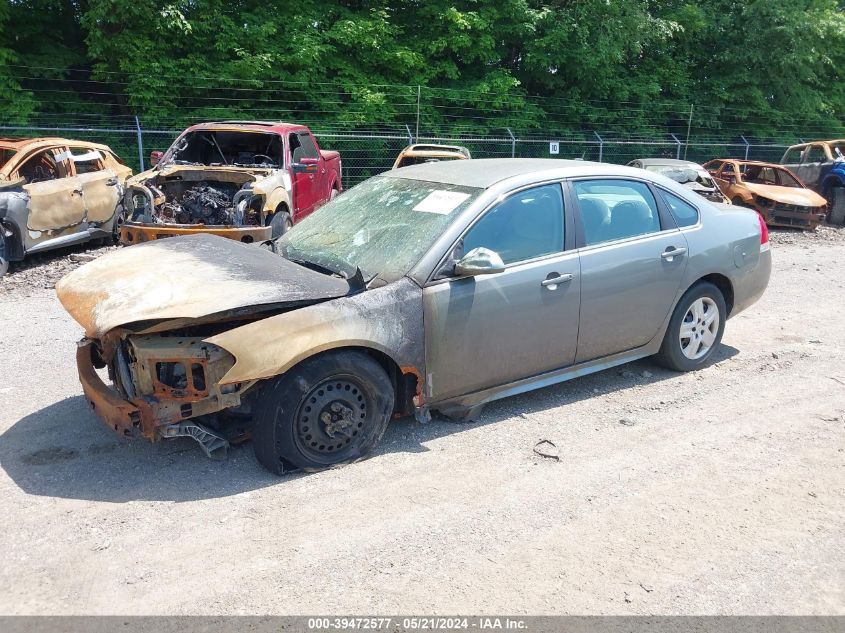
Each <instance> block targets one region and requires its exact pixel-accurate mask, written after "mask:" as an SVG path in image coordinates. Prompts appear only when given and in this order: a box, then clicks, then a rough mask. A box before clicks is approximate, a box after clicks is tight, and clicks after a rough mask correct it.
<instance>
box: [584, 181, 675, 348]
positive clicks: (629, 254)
mask: <svg viewBox="0 0 845 633" xmlns="http://www.w3.org/2000/svg"><path fill="white" fill-rule="evenodd" d="M572 188H573V191H574V193H575V197H576V199H577V201H578V207H579V213H580V216H581V219H582V224H583V228H584V231H583V233H584V236H583V246H582V248H581V249H580V255H581V320H580V328H579V334H578V353H577V356H576V362H579V363H580V362H585V361H590V360H593V359H596V358H601V357H604V356H609V355H611V354H615V353H617V352H623V351H627V350H630V349H634V348H637V347H640V346H642V345H645V344H646V343H648V342H649V341H651V340H652V339H653V338H654V336H655V335H656V334H657V332H658V330H659V329H660V326H661V325H662V324H663V321H664V320H665V319H666V317H667V315H668V314H669V311H670V310H671V309H672V306H673V305H674V302H675V298H676V297H677V294H678V291H679V289H680V285H681V280H682V278H683V275H684V270H685V269H686V263H687V259H688V257H687V242H686V238H685V237H684V236H683V234H682V233H681V232H680V231H679V230H678V228H677V226H675V223H674V221H673V220H672V218H671V216H670V215H669V214H668V211H667V210H666V209H665V207H664V211H663V213H661V212H660V210H659V208H658V204H657V200H656V199H655V197H654V194H653V193H652V191H651V189H650V187H649V186H648V185H647V184H646V183H644V182H641V181H637V180H625V179H585V180H576V181H573V182H572ZM673 253H674V254H673Z"/></svg>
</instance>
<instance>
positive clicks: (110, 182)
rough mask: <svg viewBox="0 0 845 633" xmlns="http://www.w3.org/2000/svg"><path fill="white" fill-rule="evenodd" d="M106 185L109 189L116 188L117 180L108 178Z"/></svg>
mask: <svg viewBox="0 0 845 633" xmlns="http://www.w3.org/2000/svg"><path fill="white" fill-rule="evenodd" d="M106 184H107V185H108V186H109V187H117V178H109V179H108V180H107V181H106Z"/></svg>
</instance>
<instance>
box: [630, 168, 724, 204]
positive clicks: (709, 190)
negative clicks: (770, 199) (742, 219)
mask: <svg viewBox="0 0 845 633" xmlns="http://www.w3.org/2000/svg"><path fill="white" fill-rule="evenodd" d="M628 166H630V167H638V168H640V169H645V170H646V171H652V172H654V173H656V174H663V175H664V176H666V177H667V178H671V179H672V180H674V181H675V182H677V183H680V184H682V185H684V186H685V187H687V188H688V189H691V190H692V191H694V192H695V193H697V194H698V195H700V196H702V197H704V198H706V199H707V200H709V201H710V202H719V203H722V204H730V203H731V201H730V200H728V198H727V197H725V194H723V193H722V190H721V189H719V185H717V184H716V182H715V181H714V180H713V177H712V176H711V175H710V174H709V173H708V171H707V170H706V169H704V167H702V166H701V165H698V164H697V163H691V162H690V161H687V160H677V159H674V158H637V159H636V160H632V161H631V162H630V163H628Z"/></svg>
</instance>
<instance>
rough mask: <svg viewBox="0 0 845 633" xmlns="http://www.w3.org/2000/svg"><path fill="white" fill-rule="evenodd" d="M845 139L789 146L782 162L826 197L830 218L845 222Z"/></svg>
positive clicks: (834, 222) (836, 221)
mask: <svg viewBox="0 0 845 633" xmlns="http://www.w3.org/2000/svg"><path fill="white" fill-rule="evenodd" d="M843 152H845V139H835V140H830V141H813V142H812V143H802V144H800V145H793V146H792V147H790V148H788V149H787V150H786V151H785V152H784V154H783V158H781V161H780V162H781V164H782V165H784V166H785V167H787V168H788V169H790V170H791V171H792V172H794V173H795V174H797V175H798V177H799V178H800V179H801V181H802V182H803V183H804V184H806V185H807V186H808V187H809V188H810V189H812V190H813V191H815V192H816V193H818V194H820V195H821V196H823V197H824V198H825V200H827V204H828V209H829V218H828V219H829V221H830V222H831V223H832V224H843V223H845V156H843Z"/></svg>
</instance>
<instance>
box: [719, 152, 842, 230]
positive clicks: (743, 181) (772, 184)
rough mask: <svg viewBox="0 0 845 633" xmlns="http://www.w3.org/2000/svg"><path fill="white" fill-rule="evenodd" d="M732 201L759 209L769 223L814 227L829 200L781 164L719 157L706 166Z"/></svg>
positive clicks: (822, 218) (824, 211) (806, 227)
mask: <svg viewBox="0 0 845 633" xmlns="http://www.w3.org/2000/svg"><path fill="white" fill-rule="evenodd" d="M704 168H705V169H706V170H707V171H709V172H710V174H711V175H712V176H713V178H714V179H715V180H716V182H717V183H718V184H719V187H720V188H721V190H722V191H723V192H724V193H725V195H726V196H727V197H728V198H730V200H731V202H732V203H733V204H738V205H741V206H744V207H748V208H750V209H754V210H756V211H757V212H758V213H759V214H760V215H762V216H763V219H764V220H765V221H766V224H770V225H772V226H791V227H796V228H803V229H814V228H816V226H818V224H819V222H821V221H823V220H824V218H825V216H826V214H827V200H825V199H824V198H823V197H822V196H820V195H819V194H817V193H816V192H815V191H813V190H812V189H810V188H808V187H807V186H806V185H804V183H802V182H801V181H800V180H799V179H798V177H797V176H795V174H793V173H792V172H791V171H789V170H788V169H786V167H783V166H782V165H773V164H771V163H761V162H757V161H750V160H736V159H733V158H719V159H716V160H711V161H710V162H709V163H706V164H705V165H704Z"/></svg>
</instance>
